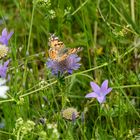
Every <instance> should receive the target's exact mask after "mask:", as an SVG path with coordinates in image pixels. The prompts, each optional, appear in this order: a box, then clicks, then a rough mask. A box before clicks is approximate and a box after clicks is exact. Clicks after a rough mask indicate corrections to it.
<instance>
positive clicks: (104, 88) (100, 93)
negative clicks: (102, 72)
mask: <svg viewBox="0 0 140 140" xmlns="http://www.w3.org/2000/svg"><path fill="white" fill-rule="evenodd" d="M90 85H91V88H92V90H93V92H91V93H88V94H87V95H86V96H85V97H86V98H96V99H97V100H98V102H99V103H100V104H101V103H104V102H105V100H106V95H107V94H108V93H110V92H111V90H112V88H108V80H105V81H104V82H103V83H102V85H101V87H99V86H98V85H97V84H96V83H94V82H90Z"/></svg>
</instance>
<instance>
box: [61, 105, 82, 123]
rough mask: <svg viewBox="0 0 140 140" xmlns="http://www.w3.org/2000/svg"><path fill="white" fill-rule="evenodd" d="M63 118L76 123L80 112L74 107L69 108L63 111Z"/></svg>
mask: <svg viewBox="0 0 140 140" xmlns="http://www.w3.org/2000/svg"><path fill="white" fill-rule="evenodd" d="M62 116H63V118H65V119H67V120H71V121H74V120H75V119H76V118H78V117H79V112H77V110H76V109H75V108H73V107H69V108H67V109H65V110H63V111H62Z"/></svg>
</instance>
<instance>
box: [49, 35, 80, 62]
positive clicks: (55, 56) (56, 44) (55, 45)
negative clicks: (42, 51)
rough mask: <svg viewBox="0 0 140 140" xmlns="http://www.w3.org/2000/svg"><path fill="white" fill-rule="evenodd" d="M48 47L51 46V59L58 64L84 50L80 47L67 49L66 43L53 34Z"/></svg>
mask: <svg viewBox="0 0 140 140" xmlns="http://www.w3.org/2000/svg"><path fill="white" fill-rule="evenodd" d="M48 45H49V46H50V49H49V57H50V58H51V59H52V60H55V61H57V62H61V61H63V60H65V59H66V58H67V57H68V56H69V55H71V54H76V53H78V52H79V51H81V50H82V48H80V47H79V48H66V47H65V45H64V43H63V42H62V41H60V40H59V38H58V37H57V36H55V35H54V34H52V35H51V37H50V38H49V43H48Z"/></svg>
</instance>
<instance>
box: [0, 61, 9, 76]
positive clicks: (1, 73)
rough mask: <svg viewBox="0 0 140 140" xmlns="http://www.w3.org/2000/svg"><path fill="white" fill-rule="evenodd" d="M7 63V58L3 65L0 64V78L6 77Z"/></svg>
mask: <svg viewBox="0 0 140 140" xmlns="http://www.w3.org/2000/svg"><path fill="white" fill-rule="evenodd" d="M8 64H9V60H7V61H6V62H5V63H4V64H3V65H1V64H0V77H1V78H6V72H7V69H8Z"/></svg>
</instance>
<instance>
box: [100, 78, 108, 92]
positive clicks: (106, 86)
mask: <svg viewBox="0 0 140 140" xmlns="http://www.w3.org/2000/svg"><path fill="white" fill-rule="evenodd" d="M107 88H108V80H105V81H104V82H103V83H102V85H101V90H106V89H107Z"/></svg>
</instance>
